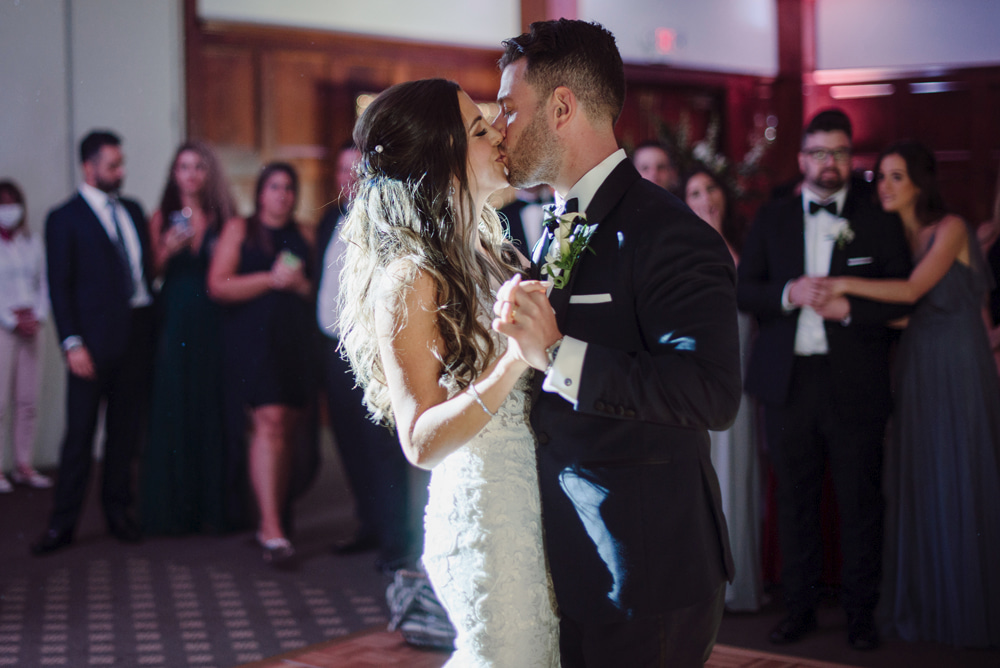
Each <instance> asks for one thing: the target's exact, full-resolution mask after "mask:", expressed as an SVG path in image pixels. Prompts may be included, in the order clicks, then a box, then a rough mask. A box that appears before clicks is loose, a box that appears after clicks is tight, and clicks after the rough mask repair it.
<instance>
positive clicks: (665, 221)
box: [494, 19, 740, 668]
mask: <svg viewBox="0 0 1000 668" xmlns="http://www.w3.org/2000/svg"><path fill="white" fill-rule="evenodd" d="M504 46H505V47H506V52H505V53H504V55H503V57H502V58H501V59H500V68H501V70H502V75H501V83H500V92H499V94H498V102H499V104H500V106H501V115H500V117H499V118H498V120H497V121H496V126H497V128H498V129H499V130H500V131H501V132H503V133H504V136H505V140H504V143H503V144H502V145H501V150H502V152H503V153H504V155H505V162H506V165H507V168H508V172H509V177H510V182H511V185H514V186H515V187H518V188H524V187H529V186H532V185H535V184H537V183H547V184H549V185H551V186H552V187H553V188H554V189H555V190H556V192H557V193H558V194H559V196H560V201H561V202H565V205H566V206H567V207H568V208H570V210H575V209H574V206H575V207H577V208H578V210H579V211H580V212H582V213H584V215H585V216H586V223H587V224H589V225H597V231H596V232H595V233H594V235H593V236H592V237H591V239H590V242H589V246H590V248H589V250H588V251H584V252H583V253H582V254H581V256H580V259H579V261H578V262H577V263H576V265H575V266H574V267H572V268H571V269H570V270H569V276H568V280H567V283H566V285H565V286H564V287H563V288H561V289H555V290H553V291H552V292H551V295H550V296H549V298H548V299H547V298H546V297H545V293H544V292H543V291H539V290H537V289H536V290H532V289H531V286H532V284H531V283H529V284H527V285H524V286H523V285H521V284H520V280H519V278H515V279H512V281H510V282H508V283H507V284H506V285H505V286H504V287H503V288H502V289H501V290H500V292H499V293H498V299H497V303H496V305H495V307H494V310H495V314H496V316H497V317H496V319H495V320H494V328H495V329H497V330H498V331H499V332H501V333H503V334H505V335H506V336H508V337H510V338H509V342H510V345H512V346H516V347H517V348H518V349H519V351H520V353H521V355H522V356H523V358H524V359H525V360H526V361H527V362H528V363H529V364H530V365H531V366H533V367H534V368H535V369H538V370H539V371H540V372H542V373H539V374H537V376H536V378H537V380H536V387H535V390H536V391H535V396H534V401H533V408H532V413H531V423H532V427H533V428H534V431H535V434H536V435H537V438H538V450H537V453H538V470H539V484H540V487H541V497H542V517H543V522H544V528H545V536H546V549H547V551H548V557H549V563H550V568H551V571H552V580H553V585H554V587H555V592H556V598H557V601H558V604H559V610H560V615H561V626H560V650H561V654H562V665H563V666H564V668H570V667H574V666H648V665H670V666H700V665H702V664H703V663H704V661H705V660H706V659H707V658H708V656H709V654H710V653H711V649H712V645H713V643H714V641H715V636H716V632H717V630H718V626H719V622H720V620H721V617H722V610H723V596H724V592H725V587H724V585H725V582H726V580H727V579H730V578H731V577H732V559H731V557H730V553H729V544H728V538H727V530H726V521H725V519H724V517H723V515H722V505H721V500H720V497H719V483H718V480H717V478H716V475H715V470H714V469H713V468H712V464H711V462H710V460H709V439H708V430H709V429H724V428H726V427H727V426H728V425H729V424H730V423H731V422H732V420H733V417H734V416H735V415H736V410H737V407H738V405H739V401H740V368H739V350H738V335H737V328H736V294H735V270H734V268H733V263H732V260H731V259H730V256H729V252H728V251H727V250H726V246H725V244H724V243H723V241H722V238H721V237H720V236H719V235H718V234H717V233H716V232H715V231H714V230H713V229H712V228H711V227H709V226H708V225H706V224H705V223H703V222H702V221H701V220H700V219H698V218H697V217H696V216H695V215H694V214H693V213H692V212H691V211H690V210H689V209H688V208H687V207H686V206H685V205H684V204H682V203H681V202H680V201H679V200H677V199H676V198H675V197H673V196H672V195H670V194H669V193H667V191H665V190H663V189H661V188H660V187H658V186H656V185H654V184H652V183H650V182H648V181H645V180H643V179H642V178H641V177H640V176H639V173H638V172H637V171H636V170H635V168H634V167H633V166H632V164H631V163H630V162H629V161H628V159H626V156H625V152H624V151H622V150H620V149H619V148H618V145H617V141H616V140H615V135H614V129H613V128H614V123H615V121H616V120H617V118H618V115H619V113H620V112H621V109H622V104H623V101H624V97H625V76H624V70H623V66H622V60H621V56H620V55H619V53H618V49H617V47H616V45H615V39H614V36H613V35H611V33H609V32H608V31H607V30H605V29H604V28H602V27H601V26H599V25H597V24H591V23H585V22H582V21H568V20H565V19H563V20H559V21H547V22H540V23H533V24H532V25H531V30H530V32H529V33H525V34H523V35H521V36H520V37H515V38H513V39H510V40H507V41H506V42H504ZM552 238H553V236H552V232H551V231H549V232H547V233H546V234H545V235H544V236H543V238H542V240H541V241H540V242H539V246H538V247H537V248H536V252H535V254H534V265H535V270H536V273H537V271H538V269H539V267H540V264H539V261H543V258H544V257H545V255H546V252H547V248H548V245H549V244H550V242H551V240H552ZM591 251H592V252H591Z"/></svg>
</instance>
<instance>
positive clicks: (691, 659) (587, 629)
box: [559, 582, 726, 668]
mask: <svg viewBox="0 0 1000 668" xmlns="http://www.w3.org/2000/svg"><path fill="white" fill-rule="evenodd" d="M725 601H726V583H725V582H720V583H719V587H718V588H717V589H716V591H715V593H714V594H712V596H710V597H709V598H707V599H705V600H704V601H701V602H699V603H695V604H694V605H691V606H688V607H686V608H679V609H677V610H670V611H668V612H665V613H663V614H660V615H653V616H649V617H639V618H636V619H632V620H630V621H627V622H620V623H616V624H587V623H578V622H575V621H574V620H572V619H570V618H569V617H568V616H566V615H565V614H564V615H563V616H562V618H561V619H560V621H559V653H560V658H561V660H562V668H621V666H643V667H644V668H654V667H655V668H700V667H701V666H703V665H705V662H706V661H707V660H708V657H709V655H710V654H711V653H712V646H713V645H715V637H716V635H717V634H718V632H719V624H720V623H721V622H722V612H723V609H724V608H725Z"/></svg>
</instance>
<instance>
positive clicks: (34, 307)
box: [0, 180, 52, 492]
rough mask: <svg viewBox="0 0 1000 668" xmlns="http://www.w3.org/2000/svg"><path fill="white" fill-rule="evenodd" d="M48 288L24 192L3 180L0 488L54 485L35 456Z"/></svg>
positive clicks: (0, 183)
mask: <svg viewBox="0 0 1000 668" xmlns="http://www.w3.org/2000/svg"><path fill="white" fill-rule="evenodd" d="M48 293H49V289H48V282H47V281H46V278H45V257H44V254H43V252H42V241H41V238H40V237H38V236H35V235H32V234H31V233H30V231H29V230H28V225H27V212H26V209H25V205H24V194H23V193H22V192H21V189H20V188H19V187H18V186H17V184H15V183H14V182H13V181H7V180H4V181H0V492H10V491H12V490H13V486H12V485H11V481H13V482H14V483H17V484H21V485H27V486H28V487H34V488H36V489H44V488H46V487H51V486H52V481H51V480H49V478H47V477H46V476H44V475H42V474H41V473H39V472H38V471H36V470H35V468H34V466H33V462H32V448H33V447H34V443H35V432H36V428H37V419H38V416H37V411H38V380H39V373H40V371H41V369H40V367H39V364H38V353H39V344H40V341H41V337H40V336H39V332H40V330H41V327H42V323H43V322H44V321H45V318H46V317H47V316H48V314H49V294H48ZM12 427H13V428H12ZM8 434H13V445H14V447H13V450H14V462H13V463H14V465H13V467H12V469H11V472H10V480H8V479H7V478H6V476H4V474H3V470H4V461H3V458H4V451H5V450H6V449H7V448H6V444H5V443H4V442H5V441H6V440H7V435H8Z"/></svg>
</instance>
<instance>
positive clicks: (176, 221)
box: [170, 207, 194, 237]
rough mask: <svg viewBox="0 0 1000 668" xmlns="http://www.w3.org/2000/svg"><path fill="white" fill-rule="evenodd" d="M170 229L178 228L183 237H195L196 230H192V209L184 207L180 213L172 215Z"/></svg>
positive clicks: (176, 212) (175, 212)
mask: <svg viewBox="0 0 1000 668" xmlns="http://www.w3.org/2000/svg"><path fill="white" fill-rule="evenodd" d="M170 227H174V228H176V229H177V231H178V232H179V233H180V234H181V236H184V237H190V236H191V235H193V234H194V230H193V229H191V209H189V208H187V207H184V208H183V209H181V210H180V211H174V212H173V213H171V214H170Z"/></svg>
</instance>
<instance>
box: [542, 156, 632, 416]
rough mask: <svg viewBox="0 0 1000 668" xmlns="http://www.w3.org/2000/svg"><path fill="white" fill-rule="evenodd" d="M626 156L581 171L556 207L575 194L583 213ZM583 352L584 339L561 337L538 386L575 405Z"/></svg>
mask: <svg viewBox="0 0 1000 668" xmlns="http://www.w3.org/2000/svg"><path fill="white" fill-rule="evenodd" d="M626 157H627V156H626V155H625V150H624V149H618V150H617V151H615V152H614V153H612V154H611V155H609V156H608V157H607V158H605V159H604V160H602V161H601V162H600V163H598V164H597V166H595V167H594V168H593V169H591V170H590V171H589V172H587V173H586V174H584V175H583V178H581V179H580V180H579V181H577V182H576V184H575V185H574V186H573V187H572V188H570V189H569V192H568V193H566V195H565V197H564V196H562V195H561V194H560V193H558V192H557V193H556V210H557V211H559V210H562V209H565V207H566V201H567V200H570V199H573V198H574V197H575V198H576V199H577V201H578V202H579V211H583V212H585V211H586V210H587V207H588V206H590V201H591V200H592V199H594V195H595V194H597V189H598V188H600V187H601V184H603V183H604V182H605V181H606V180H607V178H608V176H610V175H611V172H613V171H614V170H615V167H617V166H618V163H620V162H621V161H622V160H625V159H626ZM586 354H587V344H586V343H585V342H584V341H580V340H579V339H574V338H573V337H572V336H565V337H563V342H562V345H561V346H560V347H559V354H558V355H556V359H555V361H554V362H553V364H552V368H551V369H549V372H548V373H547V374H546V375H545V380H544V381H543V382H542V389H543V390H545V391H546V392H554V393H556V394H558V395H559V396H561V397H562V398H563V399H565V400H566V401H568V402H570V403H571V404H573V406H574V407H576V404H577V398H578V397H579V394H580V376H581V375H583V359H584V357H585V356H586Z"/></svg>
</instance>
